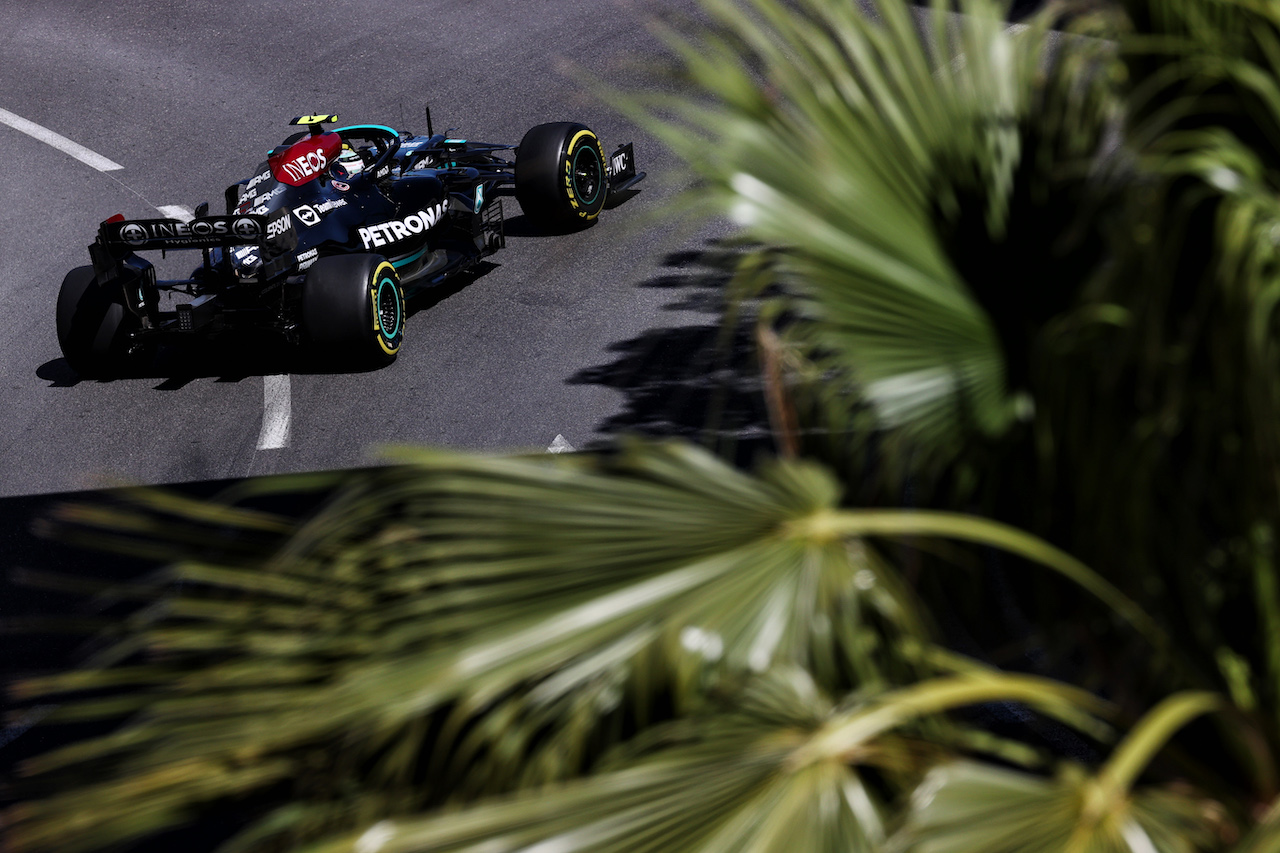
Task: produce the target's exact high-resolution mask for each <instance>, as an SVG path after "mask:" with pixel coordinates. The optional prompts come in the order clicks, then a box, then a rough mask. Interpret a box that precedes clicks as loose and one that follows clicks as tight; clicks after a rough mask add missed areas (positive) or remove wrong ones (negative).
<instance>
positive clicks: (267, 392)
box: [258, 373, 290, 450]
mask: <svg viewBox="0 0 1280 853" xmlns="http://www.w3.org/2000/svg"><path fill="white" fill-rule="evenodd" d="M289 416H290V412H289V374H287V373H281V374H276V375H274V376H264V377H262V432H261V433H259V434H258V449H259V450H276V449H278V448H281V447H287V446H288V444H289Z"/></svg>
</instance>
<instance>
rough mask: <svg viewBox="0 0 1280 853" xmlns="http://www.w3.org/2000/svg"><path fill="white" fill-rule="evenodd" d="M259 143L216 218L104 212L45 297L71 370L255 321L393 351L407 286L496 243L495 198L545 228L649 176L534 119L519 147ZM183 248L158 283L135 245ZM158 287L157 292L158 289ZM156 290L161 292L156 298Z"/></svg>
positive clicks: (385, 131)
mask: <svg viewBox="0 0 1280 853" xmlns="http://www.w3.org/2000/svg"><path fill="white" fill-rule="evenodd" d="M336 122H337V117H336V116H332V115H309V116H300V117H298V118H296V119H294V120H293V121H292V122H291V123H292V124H294V125H297V126H301V127H305V128H306V129H305V130H302V131H299V132H295V133H294V134H293V135H292V136H290V137H289V138H287V139H286V140H285V141H284V142H283V143H282V144H281V145H278V146H276V147H275V148H274V149H272V150H271V151H270V152H269V154H268V156H267V160H266V162H265V163H263V164H262V165H261V166H260V167H259V168H258V170H257V172H256V173H255V174H254V175H253V176H252V177H250V178H247V179H245V180H242V181H240V182H238V183H236V184H232V185H231V186H229V187H228V188H227V190H226V193H225V201H226V215H222V216H211V215H209V212H208V208H209V206H208V204H207V203H205V204H201V205H200V206H199V207H197V208H196V210H195V217H194V218H193V219H191V220H190V221H187V222H183V221H180V220H177V219H144V220H126V219H125V218H124V217H123V216H122V215H116V216H113V217H111V218H110V219H108V220H106V221H105V222H103V223H102V224H101V226H100V227H99V229H98V235H97V239H96V240H95V241H94V243H93V245H91V246H90V247H89V255H90V259H91V261H92V264H91V265H89V266H83V267H78V268H77V269H74V270H72V271H71V272H70V273H68V274H67V276H66V278H65V279H64V280H63V282H62V289H61V291H60V292H59V294H58V307H57V328H58V343H59V344H60V345H61V347H62V353H63V355H64V356H65V358H66V360H67V362H68V363H69V364H70V366H71V367H72V368H73V369H74V370H75V371H76V372H77V373H79V374H80V375H82V376H91V377H107V376H111V375H116V374H119V373H121V372H123V371H124V370H125V369H126V368H127V365H128V363H129V361H130V359H131V358H136V357H137V356H139V355H140V354H141V353H144V352H147V351H148V350H149V348H150V345H151V344H152V343H154V342H155V341H156V340H158V339H160V338H161V337H162V336H172V335H201V334H217V333H219V332H223V331H231V330H236V329H247V328H256V329H266V330H271V331H274V332H277V333H279V334H280V335H282V336H283V337H284V338H285V339H286V340H287V341H289V342H290V343H293V344H299V345H301V344H309V345H313V346H315V347H317V348H319V349H320V350H322V351H323V352H326V353H328V354H329V355H331V356H334V357H336V358H338V359H339V360H340V361H341V362H342V363H345V364H347V365H349V366H351V367H359V366H377V365H379V364H386V363H388V362H390V361H391V360H392V359H394V358H395V356H396V354H397V352H399V350H400V346H401V343H402V341H403V340H404V329H405V298H406V293H408V294H409V295H411V294H412V293H413V292H414V291H415V290H417V289H420V288H423V287H428V286H431V285H434V284H438V283H439V282H441V281H443V280H444V279H446V278H448V277H449V276H451V275H454V274H455V273H458V272H460V271H462V270H465V269H468V268H470V267H472V266H474V265H475V264H476V262H477V261H480V260H481V259H483V258H485V257H487V256H489V255H492V254H493V253H494V252H496V251H498V250H499V249H501V248H502V247H503V246H504V245H505V237H504V232H503V209H502V196H509V195H512V194H514V195H515V197H516V199H517V200H518V201H519V203H520V207H521V209H522V210H523V211H524V213H525V216H526V217H528V218H529V219H531V220H533V221H534V222H536V223H540V224H542V225H544V226H545V227H547V228H549V229H552V230H561V231H563V230H569V229H572V228H574V227H577V226H580V225H582V226H585V225H588V224H590V223H592V222H593V221H594V220H595V219H596V217H597V216H599V214H600V211H601V210H602V209H603V208H604V207H605V206H606V204H608V203H609V202H610V200H613V201H617V200H619V199H621V198H622V197H624V196H625V194H627V193H628V192H629V191H631V189H632V188H633V187H634V186H635V184H636V183H637V182H639V181H640V180H641V179H642V178H644V173H643V172H637V171H636V167H635V158H634V153H633V149H632V146H631V144H630V143H628V144H625V145H621V146H619V147H618V148H617V150H615V151H614V152H612V154H611V155H610V156H608V157H606V156H605V152H604V149H603V148H602V147H601V144H600V140H599V139H598V138H597V137H596V135H595V134H594V133H593V132H592V131H591V130H590V129H589V128H587V127H586V126H585V125H582V124H577V123H573V122H558V123H551V124H542V125H538V126H537V127H534V128H533V129H531V130H530V131H529V132H528V133H526V134H525V135H524V138H523V139H522V140H521V141H520V144H519V145H499V144H490V143H483V142H476V141H472V140H468V139H460V138H454V137H452V136H449V135H447V134H438V133H435V132H433V131H432V128H431V116H430V111H428V112H427V134H426V135H422V136H415V135H412V134H409V133H405V132H401V131H397V130H393V129H392V128H390V127H384V126H381V125H372V124H363V125H351V126H348V127H340V128H337V129H335V130H329V129H326V128H325V125H326V124H333V123H336ZM173 249H195V250H200V251H201V252H202V253H203V263H201V265H200V266H199V267H198V268H196V269H195V271H194V272H193V273H192V274H191V276H190V277H189V278H186V279H181V280H161V279H158V278H157V275H156V270H155V267H154V265H153V264H152V263H151V262H150V261H148V260H145V259H144V258H142V257H141V256H140V255H139V254H138V253H139V252H141V251H148V250H161V251H162V252H164V251H167V250H173ZM162 294H165V296H166V298H165V299H164V300H162V299H161V295H162ZM162 301H163V302H164V303H165V305H164V307H163V308H162Z"/></svg>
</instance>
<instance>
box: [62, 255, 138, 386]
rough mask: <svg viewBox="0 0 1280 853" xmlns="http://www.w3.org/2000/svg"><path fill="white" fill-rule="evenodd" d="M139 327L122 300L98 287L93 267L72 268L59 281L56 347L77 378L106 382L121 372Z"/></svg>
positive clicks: (104, 288)
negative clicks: (60, 285) (133, 334)
mask: <svg viewBox="0 0 1280 853" xmlns="http://www.w3.org/2000/svg"><path fill="white" fill-rule="evenodd" d="M114 290H119V288H118V287H117V288H114ZM140 325H141V324H140V323H139V322H138V319H137V317H135V316H134V315H133V314H132V313H131V312H130V311H129V309H128V308H126V307H125V305H124V302H123V301H122V297H121V296H120V295H117V294H115V293H113V288H109V287H103V286H102V285H101V284H99V283H98V281H97V277H96V276H95V275H94V272H93V267H76V268H75V269H73V270H72V271H71V272H69V273H67V275H66V277H65V278H64V279H63V280H62V287H61V289H60V290H59V291H58V315H57V328H58V346H60V347H61V348H62V356H63V358H65V359H66V360H67V364H69V365H70V366H71V369H72V370H74V371H75V372H76V373H78V374H80V375H81V376H83V377H86V378H90V379H95V378H106V377H110V376H113V375H117V374H119V373H120V372H122V371H123V370H124V368H125V367H126V364H127V361H128V356H129V347H130V345H131V344H132V338H131V333H132V332H133V331H134V330H136V329H137V328H139V327H140Z"/></svg>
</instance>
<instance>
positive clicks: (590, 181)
mask: <svg viewBox="0 0 1280 853" xmlns="http://www.w3.org/2000/svg"><path fill="white" fill-rule="evenodd" d="M584 154H585V155H587V156H586V157H585V158H584V157H583V156H582V155H584ZM603 171H604V169H603V167H602V164H601V162H600V156H599V155H598V154H597V153H596V150H595V149H594V148H592V147H591V146H590V145H583V146H582V147H581V148H579V149H578V150H577V151H575V152H574V154H573V191H574V193H575V194H576V195H577V196H578V198H580V199H582V203H583V204H592V203H594V202H595V200H596V196H598V195H599V194H600V186H601V184H602V183H603V181H601V173H602V172H603Z"/></svg>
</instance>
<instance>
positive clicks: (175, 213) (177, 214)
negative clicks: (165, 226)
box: [156, 204, 196, 222]
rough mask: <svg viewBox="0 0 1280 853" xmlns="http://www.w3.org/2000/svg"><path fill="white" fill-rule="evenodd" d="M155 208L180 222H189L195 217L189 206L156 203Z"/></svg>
mask: <svg viewBox="0 0 1280 853" xmlns="http://www.w3.org/2000/svg"><path fill="white" fill-rule="evenodd" d="M156 210H158V211H160V212H161V213H163V214H164V215H165V216H167V217H169V218H170V219H177V220H180V221H182V222H190V221H191V220H193V219H195V218H196V214H195V211H194V210H192V209H191V208H189V207H183V206H182V205H180V204H162V205H158V206H157V207H156Z"/></svg>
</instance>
